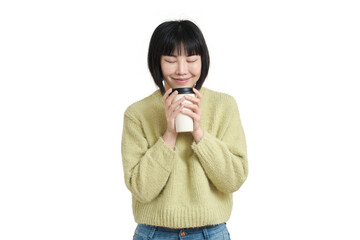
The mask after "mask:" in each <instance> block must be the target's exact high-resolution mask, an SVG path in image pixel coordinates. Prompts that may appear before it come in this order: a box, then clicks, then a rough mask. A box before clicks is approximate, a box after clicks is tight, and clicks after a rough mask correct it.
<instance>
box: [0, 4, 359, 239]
mask: <svg viewBox="0 0 360 240" xmlns="http://www.w3.org/2000/svg"><path fill="white" fill-rule="evenodd" d="M124 2H125V1H124ZM359 12H360V8H359V6H358V5H357V1H349V0H341V1H340V0H338V1H325V0H323V1H321V0H301V1H289V0H287V1H285V0H283V1H280V0H276V1H264V0H263V1H260V0H251V1H238V2H237V3H236V2H235V1H213V2H211V1H194V0H191V1H190V0H189V1H188V0H184V1H168V0H167V1H131V3H123V2H122V1H104V0H103V1H80V0H71V1H69V0H63V1H35V0H34V1H14V0H13V1H1V3H0V80H1V83H0V114H1V117H0V158H1V161H0V239H2V240H10V239H44V240H45V239H46V240H49V239H51V240H53V239H61V240H63V239H67V240H68V239H87V240H89V239H121V240H122V239H131V238H132V235H133V232H134V230H135V227H136V223H135V222H134V219H133V215H132V210H131V194H130V192H129V191H128V190H127V188H126V186H125V183H124V179H123V169H122V159H121V134H122V122H123V113H124V111H125V109H126V107H127V106H128V105H130V104H131V103H133V102H135V101H137V100H140V99H142V98H144V97H146V96H148V95H149V94H151V93H152V92H153V91H155V90H156V89H157V88H156V87H155V85H154V83H153V82H152V79H151V77H150V74H149V71H148V69H147V65H146V64H147V63H146V57H147V48H148V44H149V40H150V37H151V34H152V32H153V30H154V29H155V27H156V26H158V25H159V24H160V23H162V22H163V21H165V20H178V19H190V20H192V21H194V22H195V23H196V24H197V25H198V26H199V27H200V29H201V30H202V32H203V34H204V36H205V38H206V40H207V44H208V47H209V51H210V56H211V67H210V72H209V76H208V79H207V80H206V82H205V84H204V86H205V87H208V88H210V89H213V90H217V91H221V92H225V93H228V94H230V95H232V96H234V97H235V98H236V100H237V102H238V106H239V110H240V115H241V119H242V122H243V127H244V130H245V135H246V138H247V145H248V156H249V177H248V179H247V181H246V183H245V184H244V185H243V186H242V187H241V188H240V190H239V191H238V192H236V193H234V208H233V211H232V215H231V218H230V220H229V221H228V224H227V226H228V229H229V231H230V235H231V237H232V239H233V240H241V239H244V240H245V239H246V240H251V239H252V240H259V239H274V240H275V239H276V240H287V239H292V240H296V239H346V240H349V239H360V232H359V226H360V207H359V203H360V194H359V189H360V187H359V183H360V176H359V169H360V164H359V161H360V153H359V147H360V137H359V136H360V127H359V123H360V116H359V103H360V96H359V95H360V94H359V91H360V87H359V85H357V84H358V83H359V80H360V71H359V70H360V69H359V66H360V57H359V56H360V44H359V43H360V33H359V29H360V14H359Z"/></svg>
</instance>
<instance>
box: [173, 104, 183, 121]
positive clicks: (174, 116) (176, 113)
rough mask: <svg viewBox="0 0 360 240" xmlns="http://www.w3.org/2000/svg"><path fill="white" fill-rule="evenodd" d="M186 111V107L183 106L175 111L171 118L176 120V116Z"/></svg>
mask: <svg viewBox="0 0 360 240" xmlns="http://www.w3.org/2000/svg"><path fill="white" fill-rule="evenodd" d="M183 109H184V105H181V106H180V107H179V108H178V109H177V110H175V111H174V112H173V113H172V114H171V118H172V119H175V118H176V116H177V115H178V114H179V113H180V112H181V111H182V110H183Z"/></svg>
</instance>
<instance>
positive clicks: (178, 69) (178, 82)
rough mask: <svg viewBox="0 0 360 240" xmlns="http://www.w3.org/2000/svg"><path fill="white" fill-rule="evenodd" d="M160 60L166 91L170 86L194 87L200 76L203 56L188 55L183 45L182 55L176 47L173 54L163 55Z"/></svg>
mask: <svg viewBox="0 0 360 240" xmlns="http://www.w3.org/2000/svg"><path fill="white" fill-rule="evenodd" d="M160 61H161V71H162V74H163V77H164V81H165V91H167V90H168V89H169V88H186V87H190V88H192V87H194V85H195V83H196V82H197V81H198V80H199V78H200V74H201V56H200V55H193V56H186V55H185V50H184V48H183V47H182V49H181V55H178V51H177V49H175V50H174V53H173V54H172V55H171V56H161V60H160Z"/></svg>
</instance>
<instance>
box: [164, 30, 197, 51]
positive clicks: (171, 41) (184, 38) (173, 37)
mask: <svg viewBox="0 0 360 240" xmlns="http://www.w3.org/2000/svg"><path fill="white" fill-rule="evenodd" d="M167 35H168V36H167V37H165V38H164V40H165V41H164V44H163V49H162V51H161V55H166V56H170V55H173V54H174V53H175V50H177V54H178V55H181V54H182V47H183V48H184V50H185V53H184V54H185V55H186V56H192V55H200V56H201V55H203V51H202V46H201V43H200V41H199V40H198V36H197V34H196V33H195V32H194V31H193V28H190V27H187V26H186V24H183V25H179V26H176V28H173V29H171V31H169V33H168V34H167Z"/></svg>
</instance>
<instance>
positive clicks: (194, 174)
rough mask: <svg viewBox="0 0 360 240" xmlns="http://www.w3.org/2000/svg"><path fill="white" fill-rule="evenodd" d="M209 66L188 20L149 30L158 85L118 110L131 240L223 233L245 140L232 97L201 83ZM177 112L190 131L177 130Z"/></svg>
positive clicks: (243, 164) (243, 168)
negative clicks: (189, 92)
mask: <svg viewBox="0 0 360 240" xmlns="http://www.w3.org/2000/svg"><path fill="white" fill-rule="evenodd" d="M209 65H210V58H209V53H208V49H207V46H206V43H205V39H204V37H203V35H202V33H201V31H200V29H199V28H198V27H197V26H196V25H195V24H194V23H192V22H191V21H187V20H184V21H169V22H164V23H162V24H160V25H159V26H158V27H157V28H156V29H155V31H154V33H153V35H152V38H151V40H150V45H149V53H148V67H149V70H150V72H151V75H152V77H153V79H154V82H155V84H156V85H157V86H158V87H159V89H158V90H156V91H155V92H153V93H152V94H151V95H149V96H147V97H145V98H144V99H142V100H140V101H137V102H135V103H133V104H132V105H130V106H129V107H128V108H127V109H126V111H125V113H124V128H123V136H122V159H123V167H124V177H125V183H126V186H127V188H128V189H129V190H130V191H131V193H132V202H133V204H132V207H133V214H134V218H135V221H136V222H137V223H138V226H137V228H136V230H135V234H134V238H133V239H134V240H138V239H154V240H156V239H210V240H217V239H230V235H229V232H228V229H227V227H226V221H227V220H228V219H229V218H230V214H231V210H232V205H233V201H232V193H233V192H235V191H237V190H238V189H239V188H240V186H241V185H242V184H243V183H244V181H245V179H246V178H247V175H248V163H247V153H246V142H245V135H244V131H243V128H242V124H241V121H240V115H239V111H238V107H237V104H236V101H235V99H234V98H233V97H232V96H230V95H228V94H225V93H220V92H216V91H213V90H210V89H208V88H205V87H202V85H203V83H204V81H205V79H206V76H207V73H208V70H209ZM186 87H190V88H193V90H194V92H195V95H196V97H192V96H186V97H183V98H181V99H179V100H177V101H174V98H175V97H176V96H177V95H178V92H177V91H174V92H173V93H172V89H175V88H186ZM185 100H188V101H185ZM184 108H187V109H189V110H186V109H184ZM179 113H183V114H185V115H187V116H190V117H191V118H192V119H193V131H192V132H181V133H177V132H176V126H175V118H176V116H177V115H178V114H179Z"/></svg>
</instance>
